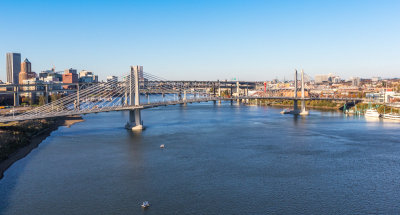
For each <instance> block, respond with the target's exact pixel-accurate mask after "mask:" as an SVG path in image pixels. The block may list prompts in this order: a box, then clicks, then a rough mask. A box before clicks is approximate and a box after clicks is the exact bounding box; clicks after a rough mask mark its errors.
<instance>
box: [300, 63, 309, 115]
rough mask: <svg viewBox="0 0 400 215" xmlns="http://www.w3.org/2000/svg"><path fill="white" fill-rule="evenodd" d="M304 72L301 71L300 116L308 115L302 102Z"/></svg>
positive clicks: (304, 102)
mask: <svg viewBox="0 0 400 215" xmlns="http://www.w3.org/2000/svg"><path fill="white" fill-rule="evenodd" d="M304 96H305V95H304V70H301V112H300V115H308V111H306V101H305V100H304Z"/></svg>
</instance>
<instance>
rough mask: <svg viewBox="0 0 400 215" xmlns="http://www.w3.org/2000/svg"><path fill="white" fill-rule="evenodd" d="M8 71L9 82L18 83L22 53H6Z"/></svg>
mask: <svg viewBox="0 0 400 215" xmlns="http://www.w3.org/2000/svg"><path fill="white" fill-rule="evenodd" d="M6 71H7V82H8V83H12V84H18V79H19V72H20V71H21V54H20V53H7V54H6Z"/></svg>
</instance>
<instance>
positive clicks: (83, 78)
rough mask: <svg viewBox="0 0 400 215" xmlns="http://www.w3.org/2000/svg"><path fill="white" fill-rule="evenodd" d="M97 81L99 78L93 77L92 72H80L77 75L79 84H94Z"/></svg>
mask: <svg viewBox="0 0 400 215" xmlns="http://www.w3.org/2000/svg"><path fill="white" fill-rule="evenodd" d="M98 81H99V77H98V76H97V75H94V74H93V72H89V71H87V70H82V71H81V72H80V73H79V82H81V83H95V82H98Z"/></svg>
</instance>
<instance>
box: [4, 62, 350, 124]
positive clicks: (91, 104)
mask: <svg viewBox="0 0 400 215" xmlns="http://www.w3.org/2000/svg"><path fill="white" fill-rule="evenodd" d="M295 78H296V81H295V96H294V97H282V96H271V95H264V96H263V95H262V94H260V95H255V96H250V95H249V94H248V92H249V89H250V90H254V89H255V88H256V84H255V82H239V81H237V82H224V81H222V82H219V81H216V82H210V81H204V82H193V81H168V80H166V79H163V78H160V77H157V76H155V75H152V74H148V73H145V72H143V71H140V67H139V66H132V67H131V71H130V73H129V74H127V75H124V76H121V77H118V80H113V81H108V82H100V83H96V84H90V85H77V89H76V90H75V91H71V92H69V94H67V95H66V96H64V97H62V98H60V99H57V100H55V101H52V102H49V103H48V102H47V99H46V103H47V104H45V105H42V106H39V107H36V108H33V109H31V110H29V111H26V112H24V113H22V114H19V115H15V116H3V117H0V122H2V123H7V122H13V121H23V120H32V119H45V118H53V117H60V116H70V115H81V114H89V113H99V112H109V111H129V120H128V123H127V125H126V127H127V128H129V129H132V130H141V129H142V128H143V123H142V120H141V114H140V110H142V109H146V108H153V107H158V106H167V105H177V104H187V103H195V102H209V101H222V100H231V101H232V100H238V101H240V100H250V99H285V100H294V101H295V102H294V103H295V106H294V109H295V110H296V109H297V101H302V102H304V101H306V100H338V101H354V100H357V99H354V98H308V97H307V98H306V97H304V96H302V97H297V71H296V75H295ZM302 80H303V79H302ZM302 83H304V82H302ZM224 88H225V89H226V88H229V89H230V96H229V97H222V96H221V90H223V89H224ZM301 89H302V92H303V94H302V95H304V84H302V88H301ZM234 91H235V92H234ZM46 97H48V95H46ZM295 114H296V113H295Z"/></svg>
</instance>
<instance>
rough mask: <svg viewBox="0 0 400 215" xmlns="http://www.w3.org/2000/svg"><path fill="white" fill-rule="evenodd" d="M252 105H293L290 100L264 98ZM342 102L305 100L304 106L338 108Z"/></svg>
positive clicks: (323, 108) (299, 103)
mask: <svg viewBox="0 0 400 215" xmlns="http://www.w3.org/2000/svg"><path fill="white" fill-rule="evenodd" d="M250 104H252V105H260V106H274V107H293V101H292V100H264V99H260V100H259V101H258V102H257V104H256V103H255V102H254V101H252V102H250ZM297 105H298V107H300V105H301V102H298V104H297ZM342 106H343V104H341V103H336V102H332V101H306V108H313V109H321V110H339V108H340V107H342Z"/></svg>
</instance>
